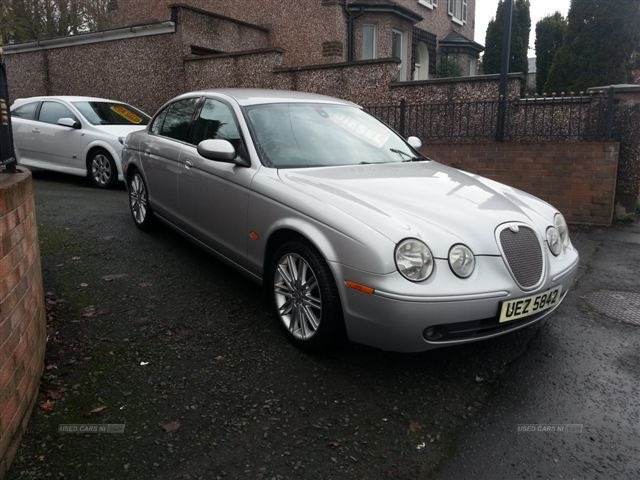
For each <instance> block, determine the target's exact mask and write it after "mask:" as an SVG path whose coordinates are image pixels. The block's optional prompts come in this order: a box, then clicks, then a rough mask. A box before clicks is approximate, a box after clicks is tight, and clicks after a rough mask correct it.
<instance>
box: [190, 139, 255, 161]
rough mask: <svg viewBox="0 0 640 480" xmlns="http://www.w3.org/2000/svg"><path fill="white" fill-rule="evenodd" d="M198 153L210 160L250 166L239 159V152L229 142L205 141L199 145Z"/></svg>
mask: <svg viewBox="0 0 640 480" xmlns="http://www.w3.org/2000/svg"><path fill="white" fill-rule="evenodd" d="M198 153H199V154H200V156H202V157H204V158H206V159H208V160H213V161H216V162H226V163H235V164H236V165H240V166H243V167H247V166H248V165H247V162H246V161H245V160H243V159H241V158H238V152H236V149H235V148H234V147H233V145H232V144H231V142H230V141H228V140H203V141H202V142H200V143H199V144H198Z"/></svg>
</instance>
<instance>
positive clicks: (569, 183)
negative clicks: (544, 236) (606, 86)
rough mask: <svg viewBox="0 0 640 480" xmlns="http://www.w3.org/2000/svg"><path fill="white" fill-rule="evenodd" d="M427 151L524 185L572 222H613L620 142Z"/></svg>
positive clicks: (486, 145) (456, 147)
mask: <svg viewBox="0 0 640 480" xmlns="http://www.w3.org/2000/svg"><path fill="white" fill-rule="evenodd" d="M423 151H424V153H425V155H427V156H429V157H430V158H433V159H434V160H437V161H439V162H442V163H445V164H447V165H451V166H453V167H456V168H460V169H462V170H466V171H469V172H472V173H476V174H479V175H482V176H484V177H488V178H491V179H493V180H497V181H499V182H502V183H505V184H507V185H510V186H513V187H516V188H519V189H521V190H524V191H525V192H528V193H531V194H532V195H535V196H537V197H540V198H542V199H543V200H545V201H547V202H549V203H550V204H552V205H554V206H555V207H556V208H558V209H559V210H560V211H561V212H562V213H563V214H564V215H565V217H566V218H567V221H568V222H569V223H573V224H587V225H610V224H611V221H612V219H613V211H614V197H615V192H616V174H617V169H618V153H619V144H618V143H615V142H580V143H566V142H565V143H550V142H545V143H511V142H505V143H497V142H491V143H480V144H449V145H427V146H425V147H424V148H423Z"/></svg>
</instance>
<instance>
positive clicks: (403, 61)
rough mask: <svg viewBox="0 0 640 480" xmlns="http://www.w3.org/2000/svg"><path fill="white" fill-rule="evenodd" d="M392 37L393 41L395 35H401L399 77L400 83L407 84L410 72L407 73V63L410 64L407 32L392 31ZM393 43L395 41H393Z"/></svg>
mask: <svg viewBox="0 0 640 480" xmlns="http://www.w3.org/2000/svg"><path fill="white" fill-rule="evenodd" d="M391 32H392V33H391V35H392V37H391V38H392V39H393V34H398V35H400V75H399V77H398V81H400V82H406V81H407V78H408V72H407V63H408V58H407V34H406V33H405V32H403V31H402V30H397V29H395V28H394V29H392V30H391ZM392 42H393V40H392Z"/></svg>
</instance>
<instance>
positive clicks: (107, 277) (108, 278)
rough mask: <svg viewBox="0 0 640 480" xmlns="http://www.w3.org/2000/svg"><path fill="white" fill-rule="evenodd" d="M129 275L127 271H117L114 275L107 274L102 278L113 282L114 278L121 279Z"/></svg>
mask: <svg viewBox="0 0 640 480" xmlns="http://www.w3.org/2000/svg"><path fill="white" fill-rule="evenodd" d="M128 276H129V275H127V274H126V273H115V274H112V275H105V276H104V277H102V280H104V281H105V282H113V281H114V280H120V279H121V278H125V277H128Z"/></svg>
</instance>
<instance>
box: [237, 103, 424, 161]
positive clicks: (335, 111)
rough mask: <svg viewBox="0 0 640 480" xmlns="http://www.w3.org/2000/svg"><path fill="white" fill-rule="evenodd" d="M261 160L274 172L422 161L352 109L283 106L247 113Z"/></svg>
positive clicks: (386, 130) (384, 129)
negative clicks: (290, 169)
mask: <svg viewBox="0 0 640 480" xmlns="http://www.w3.org/2000/svg"><path fill="white" fill-rule="evenodd" d="M245 112H246V115H245V116H246V118H247V121H248V122H249V124H250V127H251V130H252V134H253V137H254V142H255V144H256V146H257V148H258V151H259V152H260V154H261V157H262V161H263V162H264V163H265V164H266V165H267V166H269V167H274V168H304V167H328V166H340V165H360V164H369V163H376V164H379V163H396V162H407V161H413V160H422V159H423V158H422V157H420V156H419V154H418V153H417V152H416V151H414V150H413V149H412V148H411V147H410V146H409V145H408V144H407V143H406V142H405V141H404V140H403V139H402V138H401V137H400V136H399V135H397V134H396V133H395V132H394V131H393V130H391V129H390V128H388V127H387V126H386V125H384V124H383V123H382V122H380V121H379V120H377V119H376V118H374V117H372V116H371V115H369V114H367V113H365V112H363V111H362V110H361V109H359V108H357V107H352V106H348V105H332V104H311V103H284V104H283V103H279V104H267V105H254V106H250V107H247V108H246V109H245Z"/></svg>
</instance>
